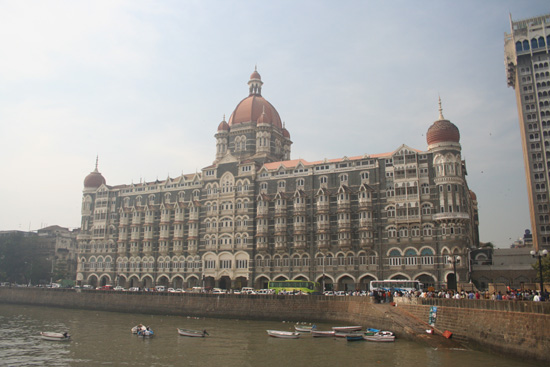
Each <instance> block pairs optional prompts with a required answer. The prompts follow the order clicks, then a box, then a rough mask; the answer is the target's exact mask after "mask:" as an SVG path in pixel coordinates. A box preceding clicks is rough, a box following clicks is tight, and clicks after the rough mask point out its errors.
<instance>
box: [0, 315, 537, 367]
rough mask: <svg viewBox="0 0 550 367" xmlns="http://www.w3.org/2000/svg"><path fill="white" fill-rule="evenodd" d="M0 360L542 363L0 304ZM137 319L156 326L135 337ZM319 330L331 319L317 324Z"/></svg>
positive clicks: (207, 322)
mask: <svg viewBox="0 0 550 367" xmlns="http://www.w3.org/2000/svg"><path fill="white" fill-rule="evenodd" d="M0 322H1V324H2V325H3V327H4V332H3V333H2V334H1V336H0V361H2V362H0V364H4V365H8V366H33V365H35V366H38V365H41V366H43V365H48V366H91V365H102V364H107V365H116V366H119V365H120V366H125V365H131V366H205V365H211V366H251V367H252V366H267V367H271V366H277V367H281V366H287V365H295V366H303V365H311V364H313V365H315V366H331V367H332V366H340V365H361V366H381V365H389V366H407V367H410V366H411V365H412V366H434V367H435V366H438V367H439V366H446V367H453V366H464V365H467V366H469V367H478V366H487V365H498V366H499V367H508V366H509V367H512V366H514V367H516V366H520V367H521V366H537V365H540V366H542V365H543V364H536V363H534V362H533V363H528V362H523V361H519V360H515V359H511V358H503V357H499V356H495V355H491V354H487V353H481V352H476V351H467V350H434V349H432V348H427V347H424V346H421V345H418V344H416V343H412V342H409V341H406V340H397V341H396V342H395V343H371V342H352V343H350V342H347V341H346V340H345V339H341V338H315V339H314V338H312V337H311V336H310V335H307V334H304V335H303V337H302V338H300V339H276V338H270V337H269V336H267V333H266V329H275V330H289V331H290V330H292V329H293V324H291V323H280V322H268V321H265V322H263V321H246V320H219V319H195V318H187V317H175V316H162V315H142V314H124V313H115V312H94V311H83V310H64V309H56V308H46V307H34V306H11V305H0ZM138 323H142V324H144V325H148V326H150V327H151V328H152V329H153V330H154V331H155V337H153V338H140V337H137V336H135V335H132V334H131V332H130V330H131V328H132V327H133V326H135V325H136V324H138ZM317 326H318V327H319V329H329V328H330V327H331V326H333V325H328V324H319V323H317ZM178 327H180V328H187V329H195V330H203V329H206V330H207V331H208V333H209V334H210V336H209V337H206V338H189V337H184V336H179V335H178V333H177V330H176V328H178ZM40 331H60V332H63V331H69V333H70V334H71V335H72V337H71V339H72V340H71V341H70V342H49V341H45V340H42V339H41V338H40V336H39V333H40Z"/></svg>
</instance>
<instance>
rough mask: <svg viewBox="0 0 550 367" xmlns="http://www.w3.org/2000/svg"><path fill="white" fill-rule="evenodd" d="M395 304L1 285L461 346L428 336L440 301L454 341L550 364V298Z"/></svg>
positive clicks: (20, 295)
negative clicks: (385, 333)
mask: <svg viewBox="0 0 550 367" xmlns="http://www.w3.org/2000/svg"><path fill="white" fill-rule="evenodd" d="M446 301H450V302H446ZM453 301H454V303H453ZM396 302H397V303H396V304H397V307H393V306H390V305H389V304H374V303H373V302H372V299H371V298H369V297H324V296H307V297H305V296H304V297H296V296H260V295H254V296H249V295H214V294H178V293H148V292H113V291H75V290H65V289H40V288H4V287H0V303H10V304H28V305H37V306H48V307H64V308H75V309H86V310H98V311H110V312H113V311H116V312H125V313H145V314H158V315H176V316H178V315H179V316H200V317H213V318H231V319H249V320H278V321H292V322H295V321H300V322H301V321H307V322H328V323H333V324H341V325H352V324H353V325H362V326H363V327H374V328H378V329H386V330H392V331H394V332H395V333H396V334H397V336H398V337H400V338H407V339H411V340H415V341H418V342H423V343H427V344H428V345H431V346H433V347H442V348H443V347H456V344H454V345H451V344H448V343H447V344H445V343H444V342H445V341H447V339H444V338H443V337H441V336H430V337H428V336H427V335H426V334H425V329H426V328H427V327H428V324H427V322H428V317H429V312H430V308H431V307H432V306H433V305H436V306H438V309H437V322H436V325H435V326H436V329H437V330H439V331H444V330H449V331H451V332H452V333H453V338H456V339H458V340H461V341H465V342H467V343H468V344H470V345H472V346H477V347H479V348H481V349H488V350H492V351H494V352H497V353H501V354H508V355H514V356H518V357H522V358H530V359H536V360H541V361H550V354H549V352H548V351H550V303H549V304H546V303H544V304H542V303H534V302H526V304H525V305H520V304H519V303H516V304H515V305H510V304H508V305H504V301H500V303H501V304H499V305H495V302H494V301H470V300H464V302H465V304H464V305H462V304H461V301H460V300H423V299H413V300H407V299H396ZM423 302H424V303H423ZM430 302H431V304H428V303H430ZM467 302H470V303H467ZM495 308H496V309H495ZM498 308H503V309H498ZM510 310H513V311H510Z"/></svg>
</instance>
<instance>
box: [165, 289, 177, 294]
mask: <svg viewBox="0 0 550 367" xmlns="http://www.w3.org/2000/svg"><path fill="white" fill-rule="evenodd" d="M167 291H168V292H170V293H176V290H175V289H174V288H168V289H167Z"/></svg>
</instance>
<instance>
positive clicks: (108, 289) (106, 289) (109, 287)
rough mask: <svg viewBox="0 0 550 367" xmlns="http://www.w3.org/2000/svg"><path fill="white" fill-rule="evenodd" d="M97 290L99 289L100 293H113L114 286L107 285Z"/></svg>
mask: <svg viewBox="0 0 550 367" xmlns="http://www.w3.org/2000/svg"><path fill="white" fill-rule="evenodd" d="M96 289H99V290H100V291H112V290H113V286H112V285H110V284H106V285H104V286H102V287H97V288H96Z"/></svg>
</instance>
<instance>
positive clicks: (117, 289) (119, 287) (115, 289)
mask: <svg viewBox="0 0 550 367" xmlns="http://www.w3.org/2000/svg"><path fill="white" fill-rule="evenodd" d="M113 290H114V291H125V290H126V289H125V288H124V287H121V286H120V285H117V286H116V287H114V288H113Z"/></svg>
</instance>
